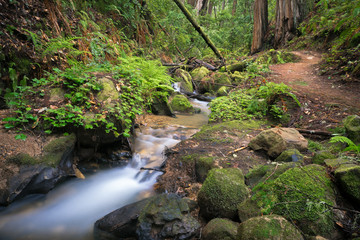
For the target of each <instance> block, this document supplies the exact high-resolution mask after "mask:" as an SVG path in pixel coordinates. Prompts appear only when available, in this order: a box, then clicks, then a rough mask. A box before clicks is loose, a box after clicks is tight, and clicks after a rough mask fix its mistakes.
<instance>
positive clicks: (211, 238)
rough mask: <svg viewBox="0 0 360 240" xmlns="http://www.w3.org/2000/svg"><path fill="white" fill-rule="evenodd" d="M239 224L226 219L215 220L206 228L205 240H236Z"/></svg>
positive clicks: (203, 237) (202, 237)
mask: <svg viewBox="0 0 360 240" xmlns="http://www.w3.org/2000/svg"><path fill="white" fill-rule="evenodd" d="M238 226H239V224H238V223H237V222H233V221H231V220H229V219H226V218H214V219H212V220H211V221H210V222H209V223H208V224H206V226H205V227H204V229H203V231H202V234H201V239H203V240H220V239H221V240H235V239H236V234H237V229H238Z"/></svg>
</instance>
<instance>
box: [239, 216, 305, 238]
mask: <svg viewBox="0 0 360 240" xmlns="http://www.w3.org/2000/svg"><path fill="white" fill-rule="evenodd" d="M236 239H239V240H240V239H241V240H247V239H249V240H250V239H257V240H261V239H264V240H265V239H266V240H269V239H273V240H275V239H299V240H300V239H304V238H303V237H302V235H301V233H300V231H299V230H297V229H296V228H295V226H293V225H292V224H291V223H290V222H289V221H287V220H286V219H285V218H283V217H282V216H278V215H268V216H260V217H254V218H250V219H249V220H247V221H245V222H243V223H241V224H240V225H239V228H238V233H237V238H236Z"/></svg>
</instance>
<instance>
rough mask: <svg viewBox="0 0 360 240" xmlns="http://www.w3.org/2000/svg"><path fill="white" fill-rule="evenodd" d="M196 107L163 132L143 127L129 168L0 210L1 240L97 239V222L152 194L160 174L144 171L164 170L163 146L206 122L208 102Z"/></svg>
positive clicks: (170, 121) (197, 103) (196, 103)
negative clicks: (95, 231)
mask: <svg viewBox="0 0 360 240" xmlns="http://www.w3.org/2000/svg"><path fill="white" fill-rule="evenodd" d="M193 104H194V106H195V107H199V108H201V110H202V113H201V114H195V115H192V116H189V115H184V116H181V115H179V116H178V118H168V120H167V121H168V124H167V125H166V127H164V128H151V127H141V129H140V130H138V131H137V134H136V135H137V137H136V140H135V144H134V147H135V154H134V156H133V158H132V162H131V163H129V164H128V166H126V167H122V168H115V169H110V170H104V171H101V172H98V173H96V174H95V175H93V176H90V177H88V178H86V179H85V180H83V179H74V180H71V181H69V182H67V183H66V184H63V185H62V186H61V187H58V188H56V189H55V190H53V191H51V192H50V193H48V194H47V195H32V196H29V197H27V198H25V199H23V200H21V201H18V202H15V203H13V204H11V205H10V206H9V207H7V208H5V209H4V210H3V211H2V212H0V239H6V240H18V239H34V240H42V239H44V240H45V239H46V240H48V239H52V240H54V239H55V240H56V239H76V240H91V239H93V238H92V229H93V224H94V222H95V221H96V220H98V219H99V218H101V217H103V216H104V215H106V214H108V213H110V212H112V211H113V210H116V209H118V208H120V207H122V206H125V205H127V204H130V203H132V202H134V201H137V200H140V199H141V198H143V197H144V194H146V193H149V192H151V190H152V186H153V185H154V184H155V182H156V178H157V177H158V176H159V175H160V174H161V173H160V172H157V171H153V172H149V171H141V170H140V168H141V167H148V168H154V167H158V166H160V165H161V164H162V162H163V160H164V159H163V155H162V152H163V150H164V148H165V147H168V148H171V147H173V146H174V145H175V144H177V143H178V142H180V140H183V139H186V138H188V137H189V136H190V135H192V134H194V133H195V132H196V131H197V128H199V127H200V126H201V125H203V124H205V123H206V122H207V115H208V108H207V103H205V102H200V101H197V100H193ZM174 121H175V122H174Z"/></svg>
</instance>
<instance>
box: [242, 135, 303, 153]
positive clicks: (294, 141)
mask: <svg viewBox="0 0 360 240" xmlns="http://www.w3.org/2000/svg"><path fill="white" fill-rule="evenodd" d="M249 147H251V148H252V149H254V150H261V149H262V150H265V151H266V152H267V154H268V155H269V156H270V157H273V158H276V157H278V156H279V155H280V154H281V153H282V152H283V151H285V150H286V149H290V148H295V149H298V150H299V151H304V150H306V149H307V147H308V141H307V140H306V139H305V138H304V137H303V136H302V135H301V134H300V133H299V132H298V131H297V130H296V129H294V128H271V129H269V130H265V131H262V132H261V133H260V134H258V135H257V136H256V137H255V138H253V139H251V141H250V143H249Z"/></svg>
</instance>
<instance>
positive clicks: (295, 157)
mask: <svg viewBox="0 0 360 240" xmlns="http://www.w3.org/2000/svg"><path fill="white" fill-rule="evenodd" d="M303 159H304V155H302V154H301V153H300V152H299V150H297V149H287V150H285V151H283V152H282V153H281V154H280V155H279V156H278V157H277V158H276V159H275V162H299V161H302V160H303Z"/></svg>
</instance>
